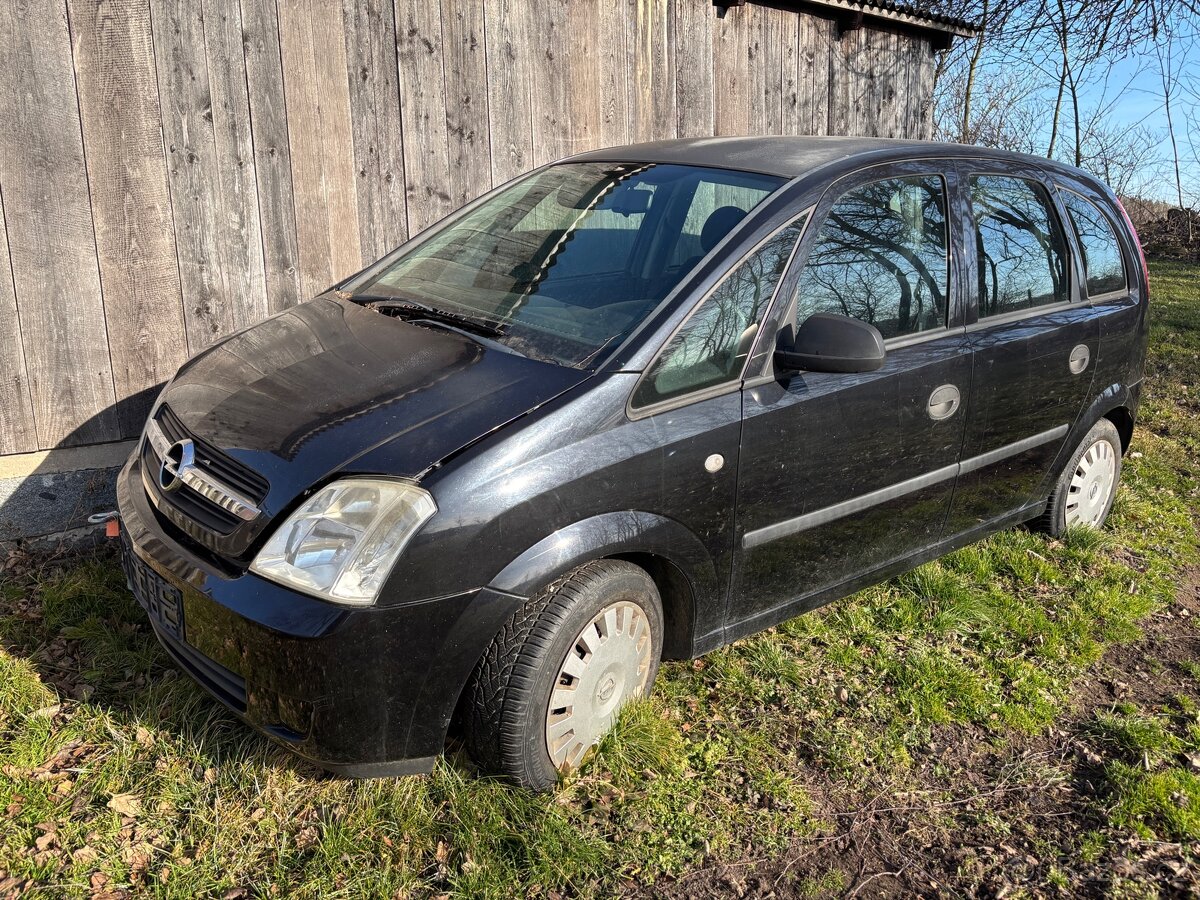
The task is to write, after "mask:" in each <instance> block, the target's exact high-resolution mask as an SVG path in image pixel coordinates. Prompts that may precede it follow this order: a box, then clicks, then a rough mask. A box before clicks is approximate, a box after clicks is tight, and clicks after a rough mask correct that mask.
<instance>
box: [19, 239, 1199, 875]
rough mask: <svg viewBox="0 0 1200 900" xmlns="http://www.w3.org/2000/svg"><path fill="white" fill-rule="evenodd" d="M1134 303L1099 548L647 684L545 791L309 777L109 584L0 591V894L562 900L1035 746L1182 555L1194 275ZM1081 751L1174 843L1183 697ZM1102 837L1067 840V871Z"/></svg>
mask: <svg viewBox="0 0 1200 900" xmlns="http://www.w3.org/2000/svg"><path fill="white" fill-rule="evenodd" d="M1152 298H1153V332H1152V355H1151V358H1150V361H1149V364H1148V371H1147V397H1146V400H1145V402H1144V405H1143V410H1142V416H1141V420H1140V422H1139V428H1138V432H1137V435H1136V437H1135V442H1134V447H1133V448H1132V449H1133V454H1132V455H1131V456H1130V457H1129V458H1128V459H1127V461H1126V468H1125V474H1124V482H1123V487H1122V491H1121V494H1120V496H1119V499H1118V503H1117V505H1116V507H1115V509H1114V513H1113V517H1112V520H1111V527H1110V529H1109V530H1107V531H1106V532H1105V533H1103V534H1095V533H1090V532H1086V531H1078V532H1072V533H1071V534H1069V535H1068V536H1067V537H1066V538H1065V539H1063V540H1058V541H1055V540H1050V539H1047V538H1045V537H1043V536H1040V535H1036V534H1033V533H1031V532H1028V531H1024V530H1014V531H1009V532H1005V533H1002V534H999V535H996V536H994V537H993V538H991V539H990V540H988V541H986V542H984V543H982V544H979V545H975V546H972V547H968V548H966V549H963V550H961V551H959V552H957V553H955V554H952V555H951V556H949V557H946V558H945V559H942V560H939V561H937V562H935V563H931V564H929V565H926V566H923V567H921V568H920V569H918V570H916V571H914V572H911V573H909V574H906V575H904V576H902V577H900V578H898V579H895V580H894V581H892V582H890V583H888V584H885V585H881V586H878V587H874V588H870V589H868V590H866V591H863V592H862V593H860V594H858V595H856V596H855V597H853V598H850V599H848V600H845V601H842V602H840V603H837V604H835V605H833V606H831V607H829V608H827V609H826V610H823V611H821V612H818V613H815V614H811V615H808V616H804V617H801V618H798V619H795V620H792V621H790V622H787V623H785V624H784V625H782V626H780V627H779V628H776V629H773V630H772V631H770V632H768V633H764V634H761V635H756V636H754V637H751V638H747V639H745V640H743V641H740V642H738V643H737V644H735V645H733V646H731V647H727V648H724V649H722V650H720V651H717V652H715V653H712V654H710V655H708V656H707V657H705V658H704V659H702V660H698V661H694V662H687V663H671V664H667V665H665V666H664V667H663V671H662V675H661V676H660V679H659V683H658V686H657V691H656V694H655V696H654V697H653V698H652V699H651V700H649V701H647V702H644V703H641V704H638V705H636V706H635V707H632V708H630V709H628V710H627V711H626V713H625V715H624V716H623V718H622V721H621V723H620V725H619V727H618V728H617V730H616V731H615V732H614V733H613V734H612V735H610V736H609V737H608V738H607V739H606V740H605V741H604V743H603V744H602V745H601V746H600V747H599V748H598V751H597V752H596V753H595V755H594V757H593V758H592V760H591V761H590V763H588V764H587V765H586V766H585V768H584V770H583V771H582V772H581V773H579V774H578V775H576V776H574V777H573V778H571V779H569V780H568V781H566V782H565V783H564V784H563V785H562V786H561V788H560V790H559V791H558V792H557V793H555V794H552V795H548V796H538V795H533V794H529V793H526V792H524V791H520V790H514V789H511V788H509V787H507V786H505V785H503V784H500V783H497V782H495V781H493V780H490V779H484V778H480V777H478V776H477V775H476V774H475V773H474V772H473V770H472V768H471V766H470V763H469V761H467V760H466V759H465V758H463V757H462V756H461V754H459V753H457V752H453V751H452V752H451V753H450V754H449V756H448V758H447V759H446V760H444V761H442V762H439V764H438V766H437V768H436V770H435V772H434V773H433V774H432V775H431V776H429V777H427V778H408V779H397V780H383V781H371V782H349V781H341V780H337V779H333V778H328V777H326V776H323V775H321V774H319V773H317V772H315V771H313V770H311V769H308V768H306V767H304V766H303V765H301V764H298V763H296V762H295V761H294V760H293V759H291V758H290V757H289V756H287V755H286V754H285V753H283V752H281V751H278V750H276V749H275V748H274V747H273V746H272V745H271V744H269V743H268V742H267V741H265V740H263V739H261V738H259V737H257V736H256V735H254V734H253V733H252V732H250V731H249V730H247V729H245V728H244V727H242V726H241V725H240V724H238V723H237V722H236V721H235V720H234V719H233V718H232V717H231V716H230V715H228V714H227V713H225V712H224V711H223V710H222V709H221V708H219V707H218V706H217V705H216V704H214V703H213V702H211V701H210V700H209V699H207V697H206V696H205V695H204V694H203V693H202V692H201V691H200V690H199V689H198V688H196V687H195V686H194V685H193V684H192V683H191V682H190V681H189V680H188V679H187V678H186V677H183V676H181V675H178V674H177V673H176V672H175V670H174V669H173V667H172V666H171V665H170V664H169V662H168V661H167V660H166V659H165V657H164V656H163V654H162V653H161V651H160V650H159V649H158V648H157V646H156V644H155V642H154V640H153V638H152V637H151V635H150V634H149V633H148V631H147V629H146V627H145V625H144V621H143V617H142V615H141V614H140V612H139V611H138V609H137V608H136V606H135V605H134V604H133V602H132V600H131V599H130V598H129V596H128V594H127V593H126V591H125V589H124V581H123V578H122V576H121V575H120V573H119V570H118V568H117V567H116V566H115V565H114V564H113V562H112V561H111V560H109V559H106V558H97V559H90V560H83V561H79V562H73V563H70V564H68V565H59V566H56V567H53V568H48V569H44V570H42V571H40V572H38V573H36V574H34V575H28V576H21V577H11V576H9V577H7V578H4V577H0V641H2V642H3V646H4V648H5V649H4V650H2V651H0V810H3V811H4V819H3V820H2V821H0V870H4V871H7V872H8V873H10V875H13V876H16V877H20V878H26V879H31V880H32V881H34V882H36V883H38V884H41V885H43V886H46V887H47V888H48V889H49V891H50V894H51V895H66V896H80V897H83V896H88V895H89V894H90V893H91V890H92V887H93V886H94V884H95V883H96V880H97V879H99V881H104V880H105V879H107V883H106V888H107V889H109V890H113V889H117V888H121V887H126V888H133V889H138V890H141V891H143V892H146V893H152V894H155V895H161V896H179V897H184V896H187V897H191V896H195V895H197V894H203V895H216V896H221V895H222V894H224V893H225V892H226V891H227V890H229V889H231V888H235V887H246V888H248V889H249V890H250V891H251V893H253V894H254V895H258V894H262V895H268V896H269V895H274V894H276V893H278V894H287V895H296V896H314V897H315V896H362V895H370V896H392V895H397V896H408V895H415V896H437V895H441V894H449V895H451V896H463V897H511V896H515V895H530V896H533V895H544V894H546V893H548V892H549V891H551V890H555V891H559V892H561V893H565V894H568V895H584V896H587V895H610V894H614V893H619V892H620V891H621V890H622V888H623V886H624V885H625V884H626V883H627V882H628V881H630V880H634V881H637V882H641V883H648V882H653V881H654V880H655V879H658V878H661V877H663V876H667V875H673V874H678V873H682V872H686V871H688V870H689V869H691V868H694V867H696V866H698V865H700V864H702V863H703V862H704V861H705V860H714V859H717V860H719V859H723V858H734V857H739V856H744V855H747V852H748V851H747V848H751V850H750V851H749V852H750V855H752V856H756V857H768V856H770V855H771V854H774V853H779V852H781V851H783V850H784V849H785V848H786V847H787V846H788V845H789V844H790V843H791V842H793V841H794V840H797V839H804V838H809V837H814V836H820V835H831V834H834V833H835V828H836V826H835V824H834V823H833V822H831V821H827V820H826V819H825V818H823V812H822V811H823V810H826V809H827V808H828V807H827V805H826V804H827V801H828V798H827V797H824V796H823V795H824V794H826V793H829V792H836V791H839V790H846V791H854V790H856V789H860V788H865V787H866V786H868V785H880V784H883V785H887V784H902V783H903V782H904V780H905V778H906V777H907V776H906V773H908V772H909V771H910V770H911V769H912V767H913V765H914V760H916V759H918V758H920V756H921V755H922V753H923V748H925V747H926V746H927V745H928V743H929V741H930V740H931V739H932V737H933V736H934V735H935V734H936V732H937V729H939V727H941V726H944V725H947V724H951V725H958V726H963V727H968V728H971V729H974V730H975V731H976V733H977V735H978V736H979V737H982V738H983V739H985V740H987V741H991V742H993V743H994V744H996V745H1000V746H1002V745H1003V744H1004V742H1006V741H1009V740H1012V739H1013V738H1014V737H1015V736H1018V735H1021V734H1027V733H1037V732H1039V731H1041V730H1043V729H1045V728H1047V727H1048V726H1050V725H1051V724H1052V723H1054V722H1055V721H1056V719H1057V718H1058V717H1060V716H1062V715H1063V713H1064V710H1065V709H1066V708H1067V707H1068V706H1069V704H1070V701H1071V699H1072V686H1073V684H1074V683H1075V681H1076V680H1077V679H1078V678H1079V677H1080V676H1082V675H1083V674H1084V673H1086V672H1087V671H1088V670H1089V668H1090V667H1092V666H1093V665H1094V664H1095V663H1096V661H1097V660H1098V659H1099V657H1100V655H1101V654H1102V653H1103V651H1104V649H1105V647H1106V646H1109V645H1111V644H1112V643H1114V642H1122V641H1129V640H1132V639H1135V638H1136V637H1137V636H1138V634H1139V625H1138V623H1139V621H1140V620H1142V619H1143V618H1145V617H1146V616H1147V615H1148V614H1150V613H1151V612H1152V611H1154V610H1156V609H1158V608H1160V607H1162V606H1163V605H1165V604H1167V603H1169V602H1170V601H1171V600H1172V598H1173V596H1174V592H1175V590H1176V579H1177V577H1178V573H1179V571H1180V569H1181V568H1182V567H1183V566H1184V565H1186V564H1189V563H1192V562H1194V561H1195V560H1196V559H1197V536H1196V530H1195V526H1194V521H1195V515H1196V511H1197V487H1196V485H1197V483H1198V479H1197V475H1198V474H1200V463H1198V462H1197V460H1200V399H1198V397H1200V395H1198V393H1197V392H1198V391H1200V269H1196V268H1194V267H1192V268H1189V267H1186V266H1185V265H1183V264H1179V263H1170V264H1166V263H1163V264H1158V265H1156V266H1155V268H1154V272H1153V281H1152ZM1087 734H1088V736H1089V739H1090V740H1092V741H1093V742H1094V743H1095V744H1096V746H1097V747H1098V748H1099V749H1100V750H1101V753H1102V757H1103V762H1102V766H1101V767H1102V770H1103V774H1104V778H1105V781H1106V786H1107V790H1108V792H1109V794H1108V800H1107V805H1106V809H1107V813H1106V815H1107V816H1108V819H1107V825H1106V828H1108V829H1112V830H1114V831H1115V832H1117V833H1121V832H1123V833H1128V834H1131V835H1138V836H1141V837H1147V838H1155V839H1160V840H1189V841H1195V840H1198V839H1200V781H1198V779H1197V774H1196V773H1195V772H1194V771H1193V770H1192V768H1191V765H1190V763H1189V762H1188V757H1189V755H1190V754H1196V753H1197V752H1200V745H1198V744H1197V741H1198V739H1200V732H1198V725H1197V719H1196V716H1195V711H1194V710H1192V709H1189V708H1188V704H1187V702H1186V700H1181V701H1180V702H1179V703H1177V704H1176V705H1175V706H1174V707H1172V708H1171V709H1169V710H1143V709H1138V708H1136V707H1127V708H1126V707H1117V708H1114V709H1113V710H1111V711H1109V712H1105V713H1104V714H1102V715H1097V717H1096V719H1095V721H1094V722H1092V723H1091V724H1090V725H1089V726H1088V731H1087ZM114 798H116V799H114ZM114 807H115V808H114ZM47 829H50V830H52V833H53V838H50V839H47V837H46V835H47V834H49V833H50V831H48V830H47ZM1107 840H1108V837H1107V835H1106V833H1101V832H1096V833H1095V834H1091V835H1089V836H1088V837H1087V839H1086V840H1085V841H1084V846H1082V847H1080V848H1079V853H1080V855H1081V856H1087V855H1095V856H1098V855H1099V854H1101V853H1102V852H1103V848H1104V846H1105V843H1106V841H1107ZM96 873H100V875H99V876H97V875H96ZM1056 877H1059V878H1062V877H1065V876H1062V875H1061V874H1059V875H1057V876H1056ZM0 880H2V879H0ZM790 887H791V888H792V889H794V890H796V891H799V892H800V893H801V894H805V895H820V894H828V893H836V892H838V891H840V890H843V889H845V887H846V884H845V883H844V880H843V878H842V876H841V875H839V874H838V873H836V872H830V873H829V874H827V875H825V876H821V877H816V878H807V877H806V879H804V880H801V881H800V882H797V883H794V884H792V885H791V886H790Z"/></svg>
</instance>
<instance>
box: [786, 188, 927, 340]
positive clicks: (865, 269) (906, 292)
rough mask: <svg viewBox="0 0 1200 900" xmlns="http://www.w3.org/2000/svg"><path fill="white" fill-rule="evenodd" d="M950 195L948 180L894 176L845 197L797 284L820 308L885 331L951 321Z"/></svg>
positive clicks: (799, 311) (806, 306)
mask: <svg viewBox="0 0 1200 900" xmlns="http://www.w3.org/2000/svg"><path fill="white" fill-rule="evenodd" d="M946 259H947V257H946V194H945V189H944V187H943V184H942V180H941V178H938V177H937V176H932V175H922V176H917V177H909V178H888V179H884V180H882V181H874V182H871V183H870V184H865V185H863V186H862V187H859V188H855V189H854V190H852V191H848V192H847V193H845V194H843V195H842V196H841V197H839V198H838V200H837V202H836V203H835V204H834V205H833V208H832V209H830V210H829V216H828V218H827V219H826V220H825V224H824V225H823V226H822V228H821V233H820V234H819V235H818V236H817V240H816V243H815V244H814V245H813V249H812V251H811V252H810V253H809V255H808V262H807V263H806V265H805V267H804V272H803V274H802V275H801V277H800V283H799V285H798V286H797V288H796V293H797V302H796V324H797V325H799V324H801V323H802V322H803V321H804V320H805V319H807V318H808V317H809V316H810V315H812V314H813V313H819V312H823V313H836V314H839V315H843V316H850V317H851V318H855V319H861V320H862V321H864V322H869V323H871V324H872V325H874V326H875V327H876V328H878V329H879V331H880V333H881V334H882V335H883V336H884V337H885V338H889V337H896V336H898V335H904V334H913V333H915V332H918V331H927V330H929V329H931V328H940V327H942V326H943V325H944V324H945V323H946V307H947V301H946V297H947V289H946V286H947V282H948V265H947V262H946Z"/></svg>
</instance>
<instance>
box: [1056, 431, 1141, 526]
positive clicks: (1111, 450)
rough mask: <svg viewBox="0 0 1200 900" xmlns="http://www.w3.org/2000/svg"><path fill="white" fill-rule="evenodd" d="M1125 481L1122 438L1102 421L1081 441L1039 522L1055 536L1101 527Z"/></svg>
mask: <svg viewBox="0 0 1200 900" xmlns="http://www.w3.org/2000/svg"><path fill="white" fill-rule="evenodd" d="M1120 480H1121V436H1120V434H1118V433H1117V427H1116V426H1115V425H1113V423H1112V422H1110V421H1109V420H1108V419H1101V420H1100V421H1099V422H1097V423H1096V424H1095V425H1093V426H1092V427H1091V430H1089V431H1088V433H1087V434H1086V435H1085V436H1084V438H1083V440H1082V441H1080V442H1079V446H1078V447H1076V448H1075V452H1074V453H1073V454H1072V455H1071V458H1070V460H1069V461H1068V462H1067V465H1066V467H1065V468H1064V469H1063V471H1062V474H1061V475H1059V477H1058V481H1057V482H1056V483H1055V485H1054V492H1053V493H1052V494H1051V495H1050V499H1049V502H1048V503H1047V505H1046V512H1045V513H1044V514H1043V515H1042V518H1041V520H1040V522H1039V524H1040V525H1041V527H1042V529H1043V530H1045V531H1047V532H1049V533H1050V534H1051V535H1054V536H1055V537H1057V536H1059V535H1061V534H1062V533H1063V532H1065V531H1066V530H1067V529H1068V528H1070V527H1072V526H1075V525H1086V526H1088V527H1091V528H1100V527H1101V526H1102V525H1103V524H1104V520H1105V519H1107V518H1108V513H1109V510H1111V509H1112V504H1113V500H1114V498H1115V497H1116V495H1117V484H1118V483H1119V482H1120Z"/></svg>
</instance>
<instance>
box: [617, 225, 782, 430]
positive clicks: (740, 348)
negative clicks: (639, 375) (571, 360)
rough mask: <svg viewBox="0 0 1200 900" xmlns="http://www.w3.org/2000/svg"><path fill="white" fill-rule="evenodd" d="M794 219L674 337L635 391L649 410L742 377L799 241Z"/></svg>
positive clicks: (638, 401) (736, 271)
mask: <svg viewBox="0 0 1200 900" xmlns="http://www.w3.org/2000/svg"><path fill="white" fill-rule="evenodd" d="M803 227H804V220H803V219H798V220H797V221H795V222H793V223H792V224H791V225H789V226H788V227H787V228H785V229H783V230H782V231H780V232H779V233H778V234H776V235H775V236H774V237H773V238H771V239H770V240H769V241H767V243H766V244H765V245H763V247H762V248H761V249H759V250H758V251H757V252H756V253H755V254H754V255H753V256H751V257H750V258H749V259H747V260H745V261H744V262H742V263H741V264H740V265H739V266H738V267H737V268H736V269H734V270H733V271H732V272H731V273H730V274H729V275H728V276H726V278H725V280H724V281H722V282H721V284H720V285H719V286H718V287H717V289H716V290H715V291H713V292H712V293H711V294H709V295H708V297H707V298H706V299H705V300H704V301H703V303H702V305H701V306H700V308H699V309H697V310H696V311H695V312H694V313H693V314H692V316H691V318H689V319H688V320H687V322H685V323H684V325H683V327H682V328H681V329H680V330H679V331H678V332H676V333H675V336H674V337H673V338H671V341H670V342H669V343H668V344H667V346H666V347H665V348H664V349H663V351H662V353H660V354H659V356H658V358H657V359H656V360H655V361H654V363H653V364H652V365H651V367H650V369H649V371H648V372H647V373H646V377H645V378H643V379H642V382H641V384H640V385H639V386H638V390H637V394H636V396H635V397H634V399H633V405H634V406H648V405H650V404H651V403H660V402H662V401H663V400H669V399H671V398H672V397H679V396H681V395H683V394H689V393H691V392H692V391H698V390H701V389H702V388H707V387H712V386H713V385H718V384H721V383H722V382H726V381H730V380H732V379H735V378H738V377H739V376H740V375H741V372H742V367H743V366H744V365H745V362H746V358H747V357H748V356H749V355H750V350H751V349H752V348H753V344H754V338H755V336H756V335H757V334H758V325H759V322H760V320H761V319H762V316H763V314H764V313H765V312H766V310H767V304H768V303H769V302H770V300H771V297H772V295H773V294H774V293H775V288H776V286H777V285H778V284H779V279H780V276H782V275H783V270H784V268H785V267H786V265H787V261H788V258H789V257H790V256H791V253H792V248H793V247H795V245H796V240H797V239H798V238H799V237H800V232H801V230H802V229H803Z"/></svg>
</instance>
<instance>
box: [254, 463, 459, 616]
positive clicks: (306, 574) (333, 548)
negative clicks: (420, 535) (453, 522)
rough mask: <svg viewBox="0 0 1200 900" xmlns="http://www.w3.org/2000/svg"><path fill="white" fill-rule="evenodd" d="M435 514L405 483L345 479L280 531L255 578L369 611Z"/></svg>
mask: <svg viewBox="0 0 1200 900" xmlns="http://www.w3.org/2000/svg"><path fill="white" fill-rule="evenodd" d="M435 512H437V504H435V503H434V502H433V497H431V496H429V492H428V491H424V490H422V489H421V488H419V487H417V486H416V485H412V484H406V483H404V482H402V481H390V480H386V479H382V478H343V479H342V480H340V481H335V482H334V483H333V484H331V485H328V486H327V487H323V488H321V490H319V491H317V492H316V493H315V494H313V495H312V497H310V498H309V499H308V500H307V501H306V502H305V503H304V505H303V506H301V507H300V508H299V509H298V510H296V511H295V512H294V513H292V514H291V516H289V517H288V520H287V521H286V522H284V523H283V524H282V525H280V526H279V528H278V529H276V531H275V533H274V534H273V535H271V539H270V540H268V541H267V543H266V546H264V547H263V548H262V550H261V551H260V552H259V554H258V556H257V557H255V559H254V562H253V563H251V565H250V571H251V572H254V573H255V574H257V575H261V576H262V577H263V578H269V579H271V580H272V581H277V582H279V583H280V584H283V585H286V586H288V587H290V588H295V589H296V590H298V591H303V592H304V593H306V594H312V595H313V596H314V597H321V598H323V599H325V600H332V601H333V602H335V603H346V604H350V605H353V606H370V605H371V604H372V603H374V602H375V597H376V595H378V593H379V589H380V587H382V586H383V580H384V579H385V578H387V576H388V573H389V572H390V571H391V570H392V565H393V564H394V563H395V562H396V559H397V557H399V556H400V554H401V552H402V551H403V550H404V547H405V546H406V545H407V544H408V542H409V540H411V539H412V536H413V535H414V534H416V533H417V531H419V530H420V528H421V526H422V525H424V524H425V523H426V522H427V521H429V518H430V517H431V516H432V515H433V514H434V513H435Z"/></svg>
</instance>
